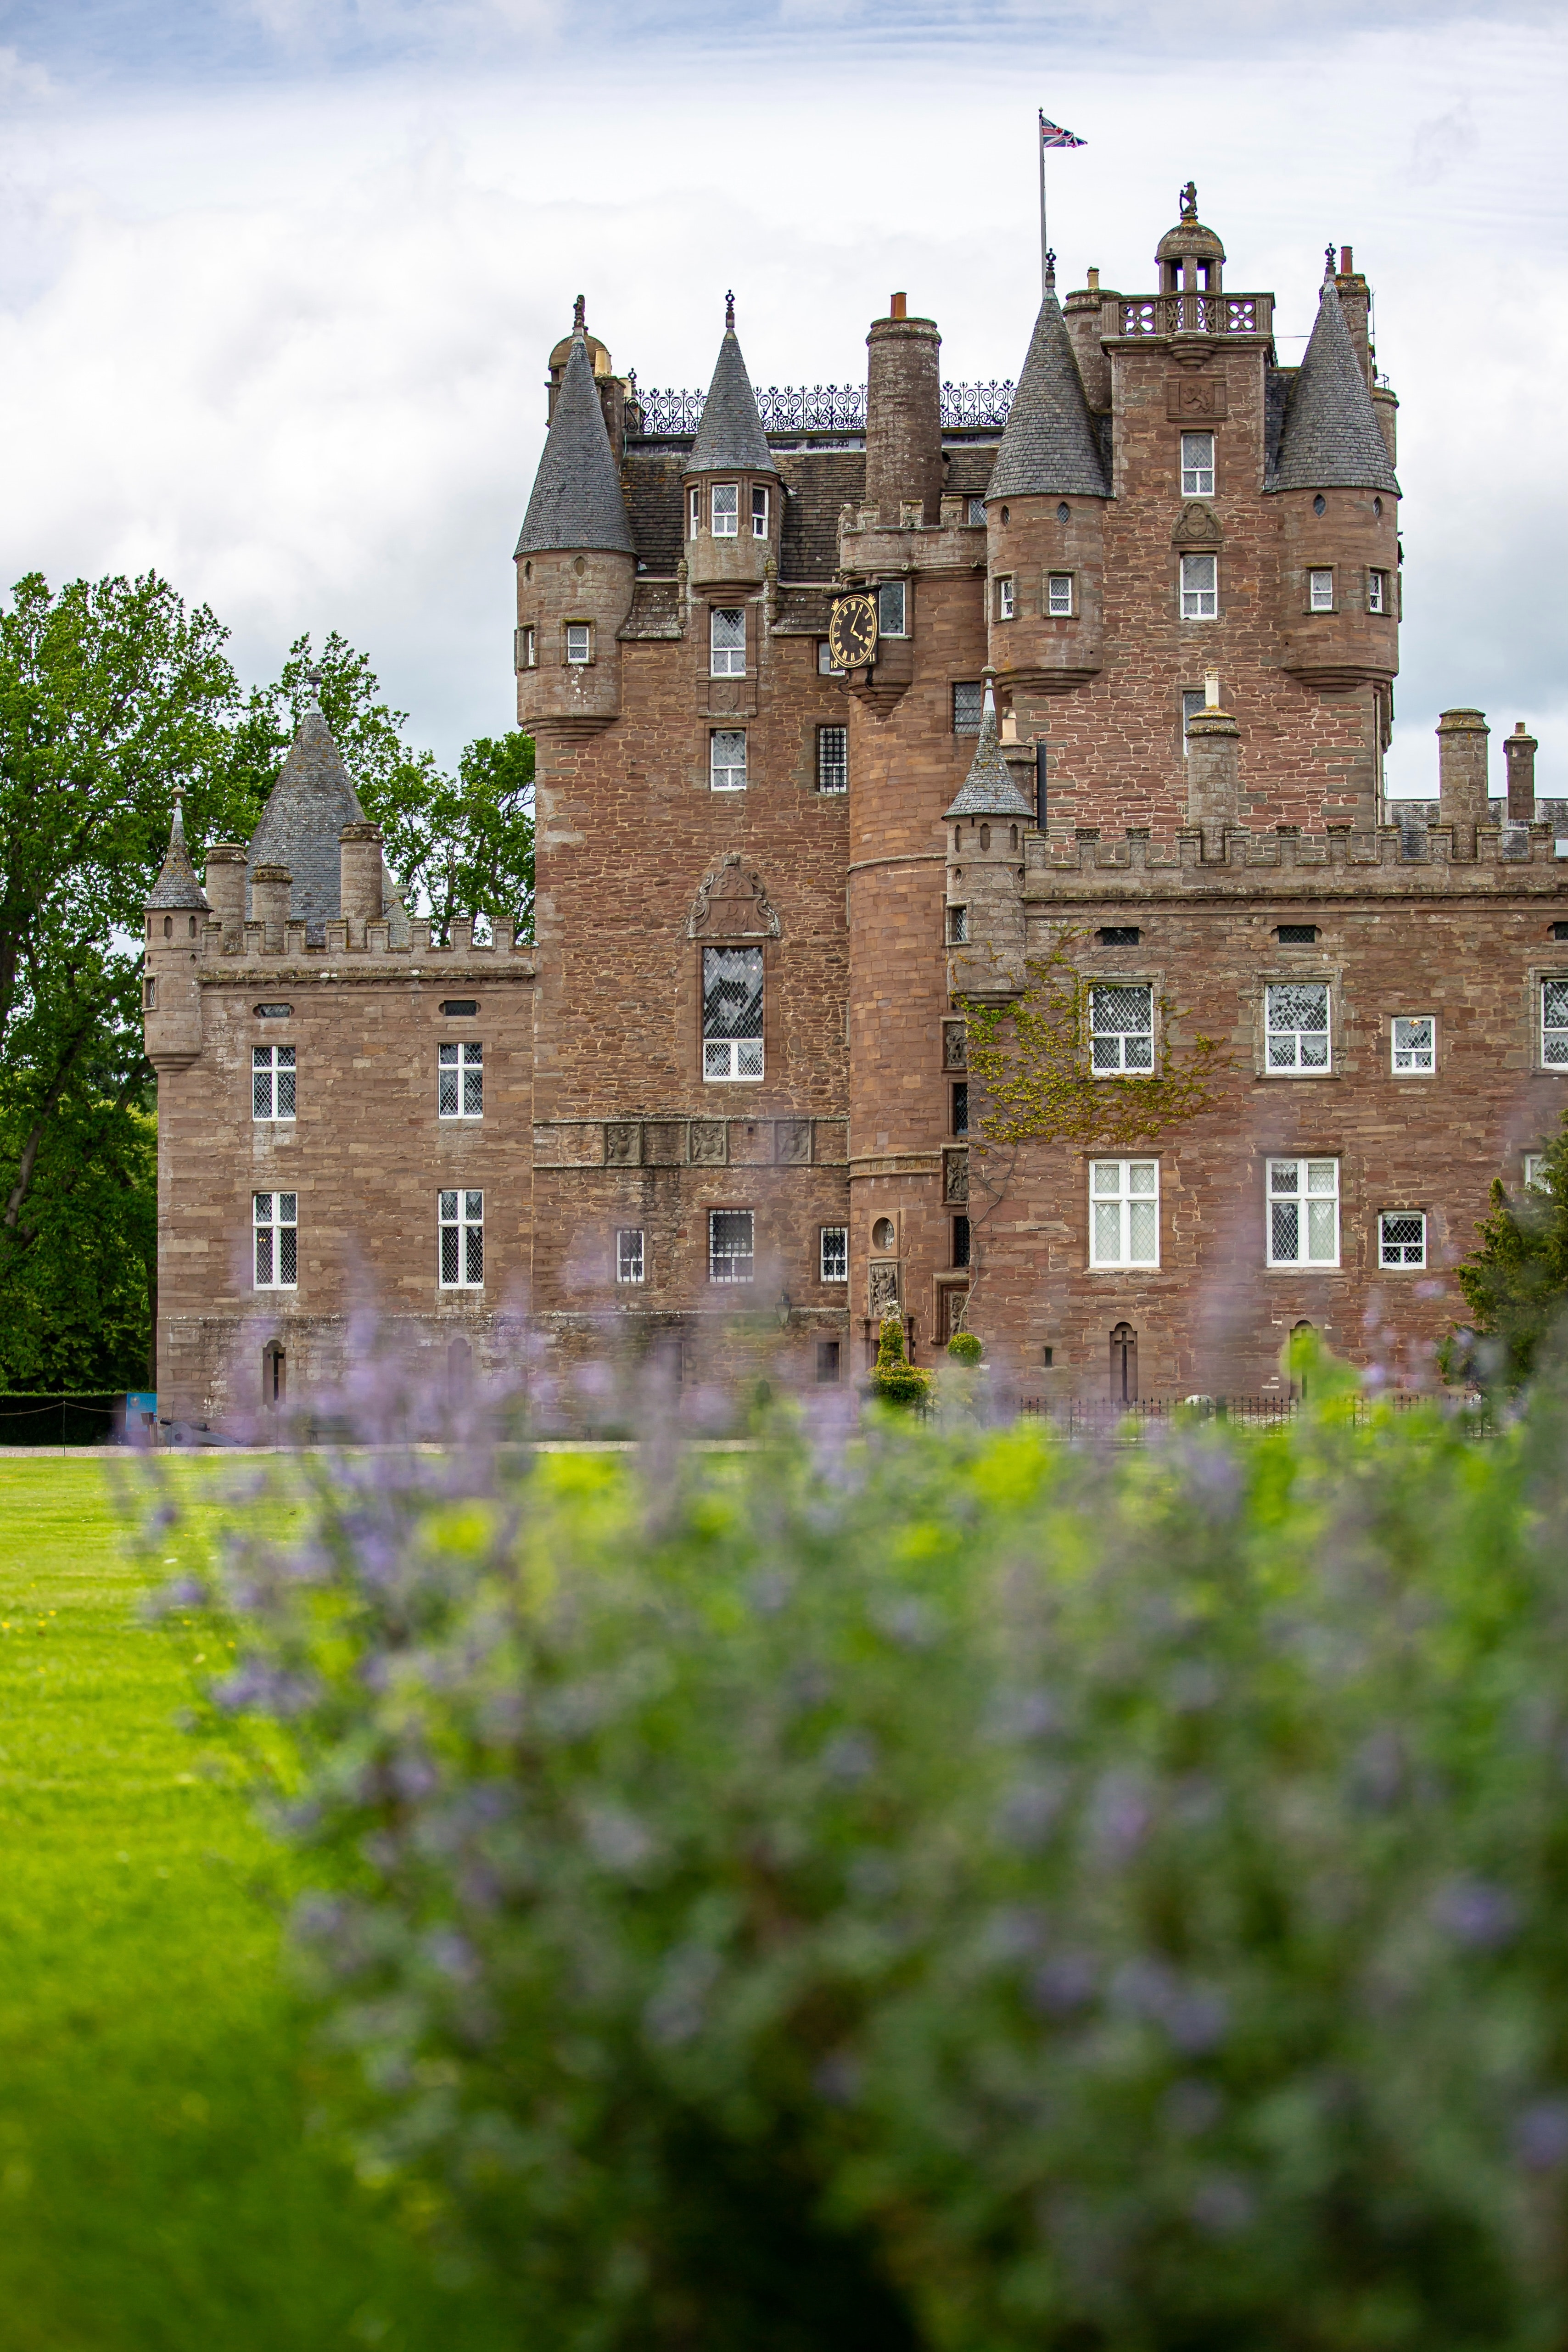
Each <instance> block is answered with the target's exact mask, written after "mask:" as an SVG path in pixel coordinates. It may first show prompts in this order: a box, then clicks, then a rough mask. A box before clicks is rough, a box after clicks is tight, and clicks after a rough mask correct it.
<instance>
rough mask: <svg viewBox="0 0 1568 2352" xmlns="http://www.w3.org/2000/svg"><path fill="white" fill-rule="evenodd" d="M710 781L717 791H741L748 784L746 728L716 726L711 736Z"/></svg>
mask: <svg viewBox="0 0 1568 2352" xmlns="http://www.w3.org/2000/svg"><path fill="white" fill-rule="evenodd" d="M709 759H710V764H709V782H710V783H711V785H712V787H713V790H714V791H715V792H716V793H739V792H743V791H744V790H745V784H746V730H745V729H744V728H743V727H715V728H714V730H713V732H712V735H711V737H710V755H709Z"/></svg>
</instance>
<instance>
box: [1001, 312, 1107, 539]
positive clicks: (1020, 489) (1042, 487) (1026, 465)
mask: <svg viewBox="0 0 1568 2352" xmlns="http://www.w3.org/2000/svg"><path fill="white" fill-rule="evenodd" d="M1052 275H1053V277H1054V275H1055V273H1054V271H1053V273H1052ZM985 497H986V501H987V504H989V503H990V502H991V501H992V500H993V499H1026V498H1053V499H1061V498H1089V499H1104V498H1109V497H1110V483H1109V482H1108V481H1107V480H1106V478H1105V466H1104V463H1103V460H1102V459H1101V457H1100V436H1099V434H1098V433H1097V431H1096V430H1095V424H1094V419H1093V417H1092V416H1091V415H1089V403H1088V401H1087V400H1086V399H1085V398H1084V393H1083V383H1082V381H1081V379H1080V378H1079V372H1078V361H1077V360H1076V359H1075V357H1074V356H1073V348H1072V338H1071V336H1070V335H1069V334H1068V325H1067V320H1065V319H1064V318H1063V316H1062V308H1061V304H1060V303H1059V302H1058V300H1057V296H1056V289H1055V286H1054V285H1052V286H1049V287H1047V292H1046V298H1045V299H1044V301H1043V302H1042V303H1041V304H1040V310H1039V316H1038V317H1037V320H1035V331H1034V334H1033V336H1032V337H1031V339H1030V342H1029V350H1028V356H1027V357H1026V360H1025V362H1024V368H1023V373H1022V374H1021V375H1020V376H1019V378H1018V388H1017V390H1016V393H1015V394H1014V395H1013V405H1012V407H1011V408H1010V409H1009V410H1008V412H1007V423H1006V425H1005V429H1004V431H1003V435H1002V446H1001V447H1000V448H999V449H998V450H997V452H996V463H995V465H994V467H992V470H991V481H990V486H989V488H987V490H986V493H985Z"/></svg>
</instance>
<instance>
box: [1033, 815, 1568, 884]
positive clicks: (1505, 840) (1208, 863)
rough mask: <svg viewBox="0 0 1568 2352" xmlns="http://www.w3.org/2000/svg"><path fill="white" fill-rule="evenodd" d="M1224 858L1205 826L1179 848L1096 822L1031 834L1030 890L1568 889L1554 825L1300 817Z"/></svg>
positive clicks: (1233, 846)
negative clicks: (1305, 826)
mask: <svg viewBox="0 0 1568 2352" xmlns="http://www.w3.org/2000/svg"><path fill="white" fill-rule="evenodd" d="M1223 847H1224V854H1223V856H1217V857H1216V856H1205V847H1204V835H1203V832H1202V830H1201V828H1199V827H1198V826H1195V825H1194V826H1184V827H1183V828H1182V830H1181V831H1179V832H1178V833H1177V834H1176V835H1175V836H1174V840H1173V844H1172V845H1171V846H1170V848H1166V847H1165V845H1163V844H1160V845H1156V844H1155V843H1154V842H1153V841H1152V839H1151V837H1150V835H1149V834H1148V833H1147V832H1146V831H1143V830H1141V829H1139V828H1137V827H1132V828H1130V829H1129V830H1128V832H1127V833H1126V835H1124V837H1123V838H1122V839H1121V840H1118V841H1111V840H1103V839H1101V837H1100V834H1099V832H1098V831H1096V830H1095V829H1093V828H1092V827H1089V828H1080V829H1079V832H1078V833H1077V835H1075V837H1074V838H1073V839H1072V840H1071V841H1064V840H1060V839H1057V838H1052V837H1047V835H1043V834H1040V833H1030V834H1027V835H1026V836H1025V842H1024V880H1023V884H1022V893H1021V895H1022V897H1023V898H1024V899H1025V901H1026V903H1035V902H1038V901H1042V900H1050V899H1052V898H1082V897H1083V896H1084V895H1086V892H1087V893H1088V894H1089V895H1094V894H1096V893H1100V892H1103V893H1106V894H1110V895H1113V896H1115V897H1116V898H1119V899H1121V898H1126V897H1127V896H1128V894H1129V892H1147V893H1149V894H1151V895H1152V894H1154V893H1161V894H1170V895H1182V896H1185V895H1189V894H1191V893H1194V892H1203V893H1205V894H1212V893H1214V892H1216V891H1217V892H1220V893H1222V894H1226V895H1234V896H1237V897H1245V896H1247V895H1253V894H1256V892H1257V891H1258V888H1259V887H1260V886H1262V878H1263V877H1265V876H1267V877H1268V881H1267V885H1266V887H1267V889H1268V894H1269V895H1270V896H1271V897H1278V896H1281V895H1289V894H1290V893H1292V892H1297V893H1300V895H1301V896H1302V897H1303V898H1323V897H1324V896H1334V895H1343V894H1345V893H1350V894H1352V895H1354V896H1356V897H1364V896H1366V895H1367V894H1368V893H1381V894H1386V895H1387V896H1389V897H1391V898H1401V899H1408V898H1412V897H1426V896H1430V897H1452V896H1454V895H1455V894H1456V893H1463V894H1466V895H1469V894H1471V893H1474V892H1476V891H1478V890H1479V891H1484V892H1487V893H1489V894H1497V893H1503V894H1506V893H1517V892H1525V893H1529V894H1530V895H1531V896H1541V897H1551V896H1556V895H1560V894H1563V893H1564V892H1565V891H1568V875H1565V873H1564V870H1563V864H1562V863H1561V862H1560V861H1559V859H1558V857H1557V855H1556V845H1555V841H1554V838H1553V835H1552V826H1551V825H1550V824H1530V825H1527V826H1515V827H1512V828H1510V830H1508V831H1507V832H1505V831H1504V829H1503V828H1502V827H1500V826H1497V825H1480V826H1479V827H1477V828H1476V831H1475V835H1474V839H1473V843H1472V841H1471V839H1470V838H1469V837H1468V828H1466V827H1464V826H1462V825H1453V824H1434V825H1429V826H1427V827H1426V828H1425V830H1424V831H1422V832H1421V833H1414V832H1407V831H1406V830H1405V828H1404V827H1402V826H1400V825H1396V824H1383V825H1379V826H1377V827H1376V829H1375V830H1374V831H1358V830H1356V829H1355V828H1354V827H1352V826H1351V825H1348V824H1331V825H1329V826H1327V827H1326V828H1325V829H1324V831H1323V832H1321V833H1310V832H1304V831H1299V830H1298V829H1297V828H1295V827H1293V826H1289V825H1280V826H1277V827H1275V828H1274V829H1273V830H1272V831H1271V832H1268V833H1266V834H1265V833H1257V832H1254V831H1252V830H1251V829H1250V828H1249V827H1247V826H1246V825H1236V826H1227V827H1226V831H1225V834H1224V836H1223Z"/></svg>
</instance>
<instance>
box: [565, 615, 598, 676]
mask: <svg viewBox="0 0 1568 2352" xmlns="http://www.w3.org/2000/svg"><path fill="white" fill-rule="evenodd" d="M593 646H594V632H593V630H592V628H591V627H590V626H589V625H588V623H587V622H586V621H569V622H568V623H567V625H566V659H567V662H568V664H569V665H570V666H571V667H573V668H574V669H575V668H580V667H582V665H583V664H584V662H585V661H587V660H588V659H589V658H590V656H591V654H592V652H593Z"/></svg>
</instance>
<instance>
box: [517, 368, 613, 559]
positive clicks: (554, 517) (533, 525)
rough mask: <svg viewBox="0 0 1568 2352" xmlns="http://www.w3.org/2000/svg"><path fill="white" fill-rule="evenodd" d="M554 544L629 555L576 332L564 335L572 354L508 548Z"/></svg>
mask: <svg viewBox="0 0 1568 2352" xmlns="http://www.w3.org/2000/svg"><path fill="white" fill-rule="evenodd" d="M560 547H570V548H580V547H590V548H607V549H609V550H610V551H612V552H613V553H615V554H617V555H630V554H632V553H633V552H634V549H633V545H632V532H631V525H630V524H629V523H628V522H627V520H626V501H625V500H624V499H623V498H622V496H621V485H620V479H619V477H618V476H617V474H616V461H615V457H614V456H613V455H612V453H611V449H610V436H609V430H608V428H607V426H606V425H605V412H604V410H603V409H602V408H601V407H600V405H599V395H598V393H597V391H596V390H595V384H594V369H593V363H592V362H591V361H590V359H589V357H588V347H587V345H586V343H585V342H584V339H583V337H582V335H581V334H575V335H574V336H573V338H572V355H571V357H570V359H568V361H567V362H566V373H565V374H564V375H563V377H562V379H561V389H560V391H559V392H558V393H557V394H556V395H555V414H554V415H553V416H552V418H551V420H550V431H549V433H548V434H547V435H546V436H545V441H544V447H543V450H542V453H541V455H540V459H539V471H538V473H537V474H535V476H534V478H533V490H532V494H531V497H530V499H529V501H528V512H527V513H526V514H525V515H524V517H523V519H522V530H521V532H520V533H519V535H518V541H517V553H518V554H519V555H540V554H544V553H546V552H547V551H549V550H551V549H552V548H560Z"/></svg>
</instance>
